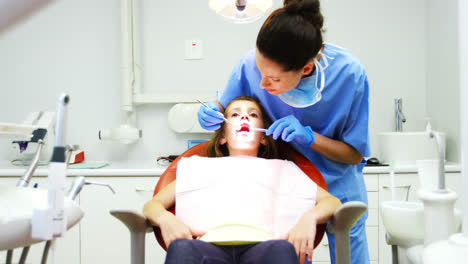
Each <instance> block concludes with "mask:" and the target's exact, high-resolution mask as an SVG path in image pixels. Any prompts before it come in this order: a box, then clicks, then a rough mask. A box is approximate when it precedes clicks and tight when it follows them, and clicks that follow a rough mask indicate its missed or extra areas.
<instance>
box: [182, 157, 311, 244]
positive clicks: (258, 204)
mask: <svg viewBox="0 0 468 264" xmlns="http://www.w3.org/2000/svg"><path fill="white" fill-rule="evenodd" d="M176 179H177V180H176V205H177V206H176V216H177V218H179V219H180V220H181V221H183V222H184V223H185V224H187V225H188V226H190V227H191V228H193V229H197V230H202V231H207V234H206V235H205V236H203V237H202V240H205V241H208V242H213V243H221V244H223V243H224V244H227V243H229V242H234V243H238V242H239V243H242V242H247V243H248V242H258V241H264V240H268V239H272V238H278V237H284V236H285V235H286V234H287V233H288V232H289V230H291V228H293V227H294V226H295V225H296V223H297V222H298V220H299V218H300V217H301V216H302V215H303V214H304V213H306V212H307V211H309V210H310V209H312V208H313V207H315V204H316V194H317V185H316V184H315V183H314V182H313V181H312V180H311V179H310V178H309V177H308V176H307V175H306V174H304V172H302V170H301V169H300V168H299V167H297V166H296V164H294V163H293V162H291V161H286V160H268V159H262V158H255V157H247V156H240V157H223V158H206V157H199V156H192V157H189V158H183V159H181V160H180V161H179V163H178V167H177V178H176ZM234 230H235V231H234ZM266 234H269V235H266ZM204 238H205V239H204Z"/></svg>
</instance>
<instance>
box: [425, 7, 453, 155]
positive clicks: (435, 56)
mask: <svg viewBox="0 0 468 264" xmlns="http://www.w3.org/2000/svg"><path fill="white" fill-rule="evenodd" d="M457 4H458V1H456V0H449V1H438V0H431V1H429V6H428V16H427V24H428V29H429V30H428V32H427V36H426V39H427V46H428V48H427V54H426V57H427V101H426V105H427V106H428V107H427V116H428V117H431V119H432V122H431V123H432V125H433V127H434V128H435V129H437V130H440V131H445V132H446V133H447V135H448V138H447V160H450V161H460V139H459V138H460V124H459V120H460V110H459V109H460V99H459V98H460V88H459V87H460V83H459V71H458V63H459V55H458V54H459V52H458V10H457ZM441 21H443V23H441Z"/></svg>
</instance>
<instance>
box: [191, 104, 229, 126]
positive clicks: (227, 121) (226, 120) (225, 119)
mask: <svg viewBox="0 0 468 264" xmlns="http://www.w3.org/2000/svg"><path fill="white" fill-rule="evenodd" d="M197 102H199V103H200V104H202V105H203V106H204V107H206V108H208V109H211V108H210V107H209V106H207V105H206V104H205V103H203V102H202V101H200V100H197ZM223 120H224V121H225V122H226V123H229V124H231V125H232V126H234V125H233V124H232V123H231V122H230V121H229V120H228V119H227V118H226V117H224V116H223Z"/></svg>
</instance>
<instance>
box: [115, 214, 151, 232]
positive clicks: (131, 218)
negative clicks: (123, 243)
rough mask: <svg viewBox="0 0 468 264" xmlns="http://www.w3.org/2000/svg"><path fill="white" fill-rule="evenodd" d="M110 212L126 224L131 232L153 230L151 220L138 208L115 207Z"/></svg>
mask: <svg viewBox="0 0 468 264" xmlns="http://www.w3.org/2000/svg"><path fill="white" fill-rule="evenodd" d="M110 214H111V215H112V216H114V217H115V218H117V219H119V220H120V221H121V222H122V223H123V224H124V225H126V226H127V228H128V229H129V230H130V232H136V233H138V232H144V233H149V232H153V228H152V226H151V224H150V222H149V221H148V220H147V219H146V217H145V216H143V214H142V213H140V212H138V211H136V210H128V209H113V210H110Z"/></svg>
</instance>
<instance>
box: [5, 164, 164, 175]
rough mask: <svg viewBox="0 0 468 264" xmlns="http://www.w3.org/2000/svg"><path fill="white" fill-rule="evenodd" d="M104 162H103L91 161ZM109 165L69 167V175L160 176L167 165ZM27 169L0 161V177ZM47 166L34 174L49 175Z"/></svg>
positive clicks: (21, 173)
mask: <svg viewBox="0 0 468 264" xmlns="http://www.w3.org/2000/svg"><path fill="white" fill-rule="evenodd" d="M89 163H103V162H89ZM107 163H108V164H109V165H108V166H105V167H103V168H99V169H68V171H67V175H68V176H160V175H161V174H162V173H163V172H164V170H165V169H166V167H165V166H161V165H158V164H157V163H156V161H127V162H107ZM26 170H27V167H26V166H15V165H12V164H11V163H9V162H5V161H4V162H0V177H2V176H22V175H23V174H24V173H25V172H26ZM48 171H49V170H48V167H47V166H39V167H37V169H36V171H35V173H34V176H47V175H48Z"/></svg>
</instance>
